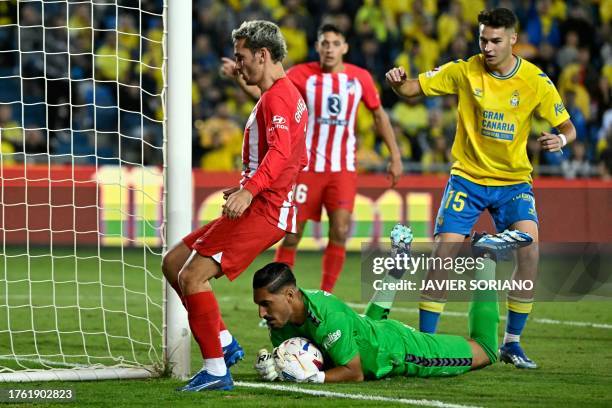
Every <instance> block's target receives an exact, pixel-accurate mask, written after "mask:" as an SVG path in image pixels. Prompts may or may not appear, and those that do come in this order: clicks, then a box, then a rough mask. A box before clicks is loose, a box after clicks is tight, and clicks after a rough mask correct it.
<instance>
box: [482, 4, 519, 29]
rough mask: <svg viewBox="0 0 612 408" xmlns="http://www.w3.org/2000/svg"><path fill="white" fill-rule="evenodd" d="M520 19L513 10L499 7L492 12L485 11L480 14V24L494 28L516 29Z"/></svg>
mask: <svg viewBox="0 0 612 408" xmlns="http://www.w3.org/2000/svg"><path fill="white" fill-rule="evenodd" d="M517 22H518V19H517V18H516V14H514V12H513V11H512V10H509V9H507V8H503V7H499V8H496V9H492V10H483V11H481V12H480V14H478V23H480V24H484V25H486V26H489V27H493V28H501V27H504V28H514V29H516V25H517Z"/></svg>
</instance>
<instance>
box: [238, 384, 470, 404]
mask: <svg viewBox="0 0 612 408" xmlns="http://www.w3.org/2000/svg"><path fill="white" fill-rule="evenodd" d="M234 384H236V385H237V386H239V387H248V388H263V389H267V390H275V391H287V392H295V393H298V394H307V395H313V396H316V397H331V398H346V399H353V400H362V401H380V402H393V403H396V404H407V405H419V406H422V407H438V408H472V407H473V405H460V404H451V403H448V402H443V401H436V400H427V399H407V398H390V397H380V396H377V395H368V394H349V393H344V392H334V391H322V390H313V389H308V388H299V387H298V386H294V385H292V386H287V385H277V384H266V383H254V382H244V381H236V382H235V383H234Z"/></svg>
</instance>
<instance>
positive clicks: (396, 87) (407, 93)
mask: <svg viewBox="0 0 612 408" xmlns="http://www.w3.org/2000/svg"><path fill="white" fill-rule="evenodd" d="M385 77H386V78H387V82H388V83H389V85H390V86H391V88H392V89H393V92H395V93H396V94H397V95H399V96H403V97H405V98H410V97H412V96H421V95H425V94H424V93H423V90H422V89H421V84H420V83H419V80H418V79H411V78H408V75H407V74H406V71H404V68H402V67H396V68H391V69H390V70H389V71H387V74H386V75H385Z"/></svg>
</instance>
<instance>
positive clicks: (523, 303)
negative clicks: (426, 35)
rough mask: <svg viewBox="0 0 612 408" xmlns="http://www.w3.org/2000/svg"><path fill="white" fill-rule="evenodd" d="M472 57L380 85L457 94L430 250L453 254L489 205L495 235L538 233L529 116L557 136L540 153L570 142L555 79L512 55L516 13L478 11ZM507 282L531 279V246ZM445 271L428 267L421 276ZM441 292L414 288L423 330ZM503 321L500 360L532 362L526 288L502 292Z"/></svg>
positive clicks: (434, 315) (545, 140) (431, 326)
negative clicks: (449, 159) (525, 340)
mask: <svg viewBox="0 0 612 408" xmlns="http://www.w3.org/2000/svg"><path fill="white" fill-rule="evenodd" d="M478 22H479V41H480V50H481V51H482V52H481V53H480V54H477V55H474V56H472V57H470V58H467V59H465V60H457V61H453V62H449V63H447V64H445V65H442V66H441V67H439V68H436V69H434V70H433V71H429V72H426V73H423V74H420V75H419V77H418V79H409V78H407V76H406V73H405V71H404V69H403V68H401V67H400V68H393V69H391V70H390V71H389V72H387V75H386V77H387V81H388V82H389V84H390V85H391V86H392V88H393V90H394V91H395V93H397V94H398V95H400V96H403V97H411V96H418V95H426V96H435V95H447V94H456V95H458V99H459V106H458V110H457V115H458V118H457V119H458V120H457V131H456V135H455V141H454V143H453V147H452V155H453V157H454V160H455V162H454V163H453V165H452V169H451V175H450V178H449V181H448V184H447V186H446V190H445V192H444V196H443V198H442V202H441V204H440V209H439V211H438V216H437V219H436V226H435V231H434V235H435V244H434V249H433V252H434V253H433V256H439V257H441V258H445V257H449V256H450V257H454V256H456V255H457V252H458V250H459V247H460V246H459V245H458V244H457V243H459V242H463V241H464V239H465V237H466V236H468V235H469V233H470V231H471V229H472V227H473V225H474V223H475V222H476V220H477V219H478V217H479V216H480V214H481V213H482V212H483V211H484V210H485V209H488V210H489V213H490V214H491V216H492V217H493V221H494V222H495V226H496V228H497V230H498V231H503V230H505V229H516V230H520V231H523V232H526V233H528V234H529V235H531V236H532V237H534V240H535V241H537V239H538V218H537V213H536V209H535V201H534V197H533V191H532V186H531V171H532V167H531V164H530V162H529V159H528V157H527V148H526V147H527V138H528V136H529V133H530V125H531V117H532V115H533V114H537V115H539V116H541V117H542V118H544V119H546V120H547V121H548V122H549V123H550V125H551V126H553V127H555V128H556V129H557V130H558V134H553V133H548V132H542V135H541V136H540V137H539V138H538V141H539V142H540V144H541V146H542V148H543V149H544V150H547V151H551V152H555V151H560V150H561V149H562V148H563V146H565V145H566V144H567V143H569V142H571V141H573V140H575V139H576V130H575V128H574V125H573V124H572V122H571V120H570V117H569V115H568V113H567V111H566V110H565V107H564V106H563V102H562V101H561V98H560V96H559V93H558V92H557V90H556V89H555V86H554V85H553V83H552V82H551V81H550V79H548V77H547V76H546V74H545V73H543V72H542V71H541V70H540V69H539V68H538V67H536V66H535V65H533V64H531V63H530V62H528V61H526V60H524V59H522V58H520V57H518V56H516V55H513V54H512V46H513V45H514V44H515V43H516V41H517V34H516V24H517V18H516V16H515V14H514V13H513V12H512V11H511V10H508V9H505V8H497V9H494V10H490V11H482V12H481V13H480V14H479V15H478ZM517 254H518V255H517V269H516V270H515V273H514V278H515V279H534V278H535V276H536V274H537V266H538V256H539V255H538V249H537V246H536V245H530V246H529V247H525V248H522V249H519V250H518V251H517ZM442 273H443V271H436V270H431V271H429V276H428V278H430V279H436V278H438V279H439V278H440V276H441V274H442ZM445 298H446V294H445V293H441V292H435V293H434V292H431V293H423V294H422V302H421V304H420V305H419V306H420V315H419V323H420V329H421V331H425V332H429V333H433V332H435V330H436V326H437V322H438V318H439V316H440V313H441V312H442V310H443V307H444V299H445ZM507 304H508V323H507V326H506V334H505V336H504V342H503V345H502V346H501V348H500V354H501V356H500V357H501V360H502V361H505V362H507V363H512V364H514V365H515V366H516V367H519V368H536V364H535V363H534V362H533V361H532V360H530V359H529V358H527V356H526V355H525V353H524V352H523V350H522V348H521V346H520V335H521V333H522V331H523V328H524V326H525V323H526V321H527V317H528V315H529V313H530V312H531V308H532V304H533V291H523V292H510V293H509V294H508V299H507Z"/></svg>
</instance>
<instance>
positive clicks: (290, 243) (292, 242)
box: [282, 234, 301, 248]
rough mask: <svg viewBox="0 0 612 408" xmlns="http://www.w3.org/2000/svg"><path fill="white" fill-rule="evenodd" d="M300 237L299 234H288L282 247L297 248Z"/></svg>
mask: <svg viewBox="0 0 612 408" xmlns="http://www.w3.org/2000/svg"><path fill="white" fill-rule="evenodd" d="M300 238H301V237H300V236H299V235H298V234H287V235H285V239H283V243H282V246H284V247H285V248H297V246H298V244H299V243H300Z"/></svg>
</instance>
